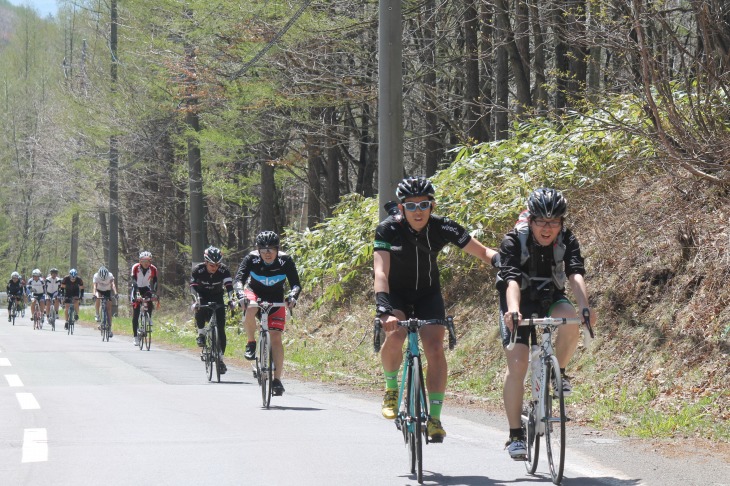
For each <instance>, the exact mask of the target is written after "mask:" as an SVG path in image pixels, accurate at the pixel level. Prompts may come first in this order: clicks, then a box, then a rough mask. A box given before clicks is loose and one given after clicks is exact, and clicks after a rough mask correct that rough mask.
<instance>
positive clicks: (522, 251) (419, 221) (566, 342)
mask: <svg viewBox="0 0 730 486" xmlns="http://www.w3.org/2000/svg"><path fill="white" fill-rule="evenodd" d="M396 197H397V198H398V202H397V203H394V204H389V205H387V206H386V209H388V212H389V215H388V217H387V218H385V219H384V220H383V221H381V222H380V223H379V224H378V226H377V228H376V230H375V241H374V252H373V255H374V256H373V260H374V263H373V267H374V291H375V306H376V316H377V317H378V318H379V319H380V320H381V322H382V323H383V329H384V330H385V334H386V338H385V341H384V343H383V345H382V347H381V353H380V354H381V362H382V366H383V375H384V379H385V389H386V391H385V396H384V398H383V402H382V415H383V417H385V418H386V419H391V420H392V419H395V418H396V416H397V413H398V411H397V410H396V407H397V401H398V373H399V369H400V364H401V362H402V360H403V343H404V341H405V339H406V330H405V328H402V327H399V326H398V321H399V320H405V319H406V318H409V317H416V318H418V319H423V320H429V319H445V317H446V312H445V305H444V300H443V297H442V294H441V286H440V281H439V268H438V263H437V259H436V257H437V255H438V253H439V252H440V251H441V249H442V248H443V247H444V246H446V245H447V244H449V243H451V244H453V245H456V246H457V247H459V248H461V249H462V250H464V251H465V252H466V253H468V254H470V255H472V256H475V257H477V258H479V259H480V260H482V261H484V262H485V263H489V264H491V265H493V266H494V267H495V268H497V269H498V274H497V278H496V281H497V291H498V293H499V302H500V309H499V316H500V318H499V328H500V334H501V340H502V344H503V347H504V349H505V355H506V360H507V374H506V378H505V382H504V387H503V402H504V408H505V412H506V415H507V421H508V424H509V438H508V441H507V443H506V446H505V447H506V449H507V451H508V453H509V456H510V457H511V458H512V459H514V460H517V461H524V460H525V459H526V456H527V447H526V439H525V431H524V430H523V429H522V424H521V417H520V415H521V411H522V398H523V393H524V382H525V376H526V374H527V368H528V362H529V349H530V342H532V343H536V336H535V330H534V328H531V327H529V326H521V327H519V329H517V330H515V329H514V328H513V325H514V324H513V321H512V316H513V313H517V316H518V321H521V320H522V317H523V316H525V317H526V318H527V317H532V316H537V317H548V316H552V317H568V318H575V317H577V316H578V313H577V312H576V308H575V307H574V305H573V304H572V303H571V302H570V300H569V299H568V297H567V295H566V283H567V284H568V285H569V286H570V288H571V290H572V293H573V296H574V298H575V299H576V301H577V305H578V308H580V309H581V314H582V311H583V309H588V312H589V313H590V321H591V325H593V324H595V321H596V314H595V312H593V311H592V310H591V308H590V304H589V300H588V292H587V290H586V285H585V280H584V279H583V275H584V274H585V264H584V259H583V257H582V255H581V252H580V246H579V244H578V240H577V239H576V238H575V236H574V235H573V233H572V232H571V231H570V230H569V229H567V228H566V227H565V215H566V213H567V208H568V204H567V200H566V199H565V197H564V196H563V194H562V193H561V192H560V191H558V190H556V189H553V188H545V187H542V188H538V189H536V190H535V191H533V192H532V193H531V194H530V195H529V197H528V198H527V210H526V211H525V212H523V213H522V214H521V215H520V220H521V221H519V222H518V224H517V225H516V226H515V228H514V229H512V230H511V231H509V232H508V233H507V234H506V235H505V236H504V238H503V239H502V242H501V244H500V246H499V250H493V249H491V248H487V247H485V246H484V245H482V244H481V243H479V242H478V241H477V240H476V239H475V238H473V237H472V236H470V235H469V233H468V232H467V230H466V229H465V228H464V227H463V226H461V225H460V224H458V223H456V222H454V221H452V220H450V219H448V218H445V217H441V216H437V215H435V214H434V210H435V208H436V199H435V189H434V187H433V185H432V184H431V182H430V181H429V180H428V179H427V178H424V177H408V178H406V179H403V180H402V181H401V182H400V183H399V184H398V187H397V189H396ZM520 223H521V224H520ZM444 332H445V329H444V327H442V326H426V327H424V328H422V329H421V331H420V335H421V341H422V343H423V351H424V353H425V355H426V361H427V362H428V371H427V375H426V389H427V394H428V401H429V405H430V417H429V420H428V423H427V433H428V436H429V439H430V441H431V442H435V443H438V442H443V440H444V438H445V437H446V431H445V430H444V427H443V425H442V424H441V420H440V417H441V411H442V408H443V402H444V396H445V391H446V382H447V364H446V358H445V355H444V347H443V338H444ZM513 332H516V333H517V336H516V343H517V345H516V346H514V348H513V349H511V350H508V349H507V345H508V344H509V342H510V338H511V335H512V333H513ZM578 336H579V329H578V326H565V327H564V328H562V329H561V330H560V331H559V332H558V337H557V339H556V344H555V349H556V356H557V358H558V361H559V363H560V372H561V375H562V387H563V392H564V395H569V394H570V393H571V391H572V386H571V382H570V379H569V378H568V377H567V376H565V368H566V366H567V364H568V362H569V361H570V359H571V357H572V355H573V353H574V352H575V350H576V347H577V345H578ZM531 340H532V341H531Z"/></svg>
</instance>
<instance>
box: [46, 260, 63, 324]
mask: <svg viewBox="0 0 730 486" xmlns="http://www.w3.org/2000/svg"><path fill="white" fill-rule="evenodd" d="M60 289H61V279H60V278H58V269H57V268H51V269H50V270H49V271H48V276H47V277H46V315H48V314H49V313H50V312H51V304H52V305H53V306H55V307H56V314H57V315H58V304H59V302H58V291H59V290H60Z"/></svg>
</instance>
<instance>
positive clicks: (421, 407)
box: [373, 316, 456, 484]
mask: <svg viewBox="0 0 730 486" xmlns="http://www.w3.org/2000/svg"><path fill="white" fill-rule="evenodd" d="M427 325H441V326H444V327H446V329H447V330H448V332H449V349H454V346H456V333H455V332H454V320H453V317H451V316H449V317H447V318H446V319H444V320H442V319H431V320H420V319H417V318H410V319H407V320H405V321H398V326H399V327H405V328H406V329H407V330H408V345H407V347H406V353H405V357H404V360H403V373H402V374H401V382H400V387H399V389H398V415H397V416H396V418H395V426H396V428H398V430H400V431H401V432H402V433H403V440H404V441H405V443H406V446H407V447H408V453H409V458H410V467H411V474H416V479H417V481H418V483H419V484H420V483H422V482H423V451H422V442H423V437H425V440H426V444H428V443H429V440H428V433H427V422H428V419H429V414H428V401H427V399H426V386H425V382H424V380H423V368H422V366H421V351H420V348H419V334H418V331H419V330H420V329H421V327H423V326H427ZM381 330H382V322H381V320H380V319H379V318H375V322H374V331H373V348H374V350H375V352H376V353H377V352H379V351H380V346H381V343H380V335H381ZM414 396H415V397H414Z"/></svg>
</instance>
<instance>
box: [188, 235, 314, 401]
mask: <svg viewBox="0 0 730 486" xmlns="http://www.w3.org/2000/svg"><path fill="white" fill-rule="evenodd" d="M279 244H280V239H279V235H278V234H276V233H275V232H273V231H262V232H261V233H259V234H258V235H257V236H256V248H255V249H254V250H252V251H251V252H250V253H248V254H247V255H246V256H245V257H243V260H242V261H241V263H240V265H239V266H238V271H237V272H236V275H235V277H233V275H232V274H231V271H230V269H229V268H228V266H226V265H225V264H224V263H223V252H222V251H221V250H220V249H219V248H216V247H214V246H211V247H209V248H207V249H206V250H205V252H204V255H203V259H204V261H203V262H202V263H200V264H198V265H196V266H195V268H193V271H192V275H191V278H190V290H191V292H192V294H193V297H194V299H195V303H194V304H193V309H194V312H195V324H196V326H197V328H198V338H197V344H198V346H200V347H203V346H205V334H204V332H205V331H204V327H205V322H206V321H207V320H209V319H210V317H211V315H212V313H213V311H212V310H211V309H210V308H209V307H201V305H205V304H208V303H217V304H223V303H224V302H223V301H224V294H226V293H227V294H228V302H229V306H230V307H231V308H235V307H237V306H241V307H243V309H244V315H243V323H244V328H245V330H246V336H247V339H248V341H247V343H246V350H245V352H244V357H245V358H246V359H247V360H253V359H255V357H256V341H255V339H254V337H255V332H256V316H257V315H258V309H255V308H252V309H248V308H247V307H246V303H247V302H256V301H257V300H258V299H261V300H263V301H267V302H285V303H286V308H288V309H293V308H294V306H296V303H297V298H298V297H299V294H300V292H301V285H300V283H299V273H298V272H297V268H296V265H295V263H294V260H293V259H292V257H291V256H290V255H288V254H286V253H284V252H283V251H280V250H279ZM286 283H288V284H289V289H290V291H289V293H288V294H287V295H286V297H285V296H284V286H285V284H286ZM286 308H278V309H276V310H275V311H274V312H272V313H271V314H270V315H269V330H270V331H275V332H271V333H270V336H271V351H272V354H273V359H274V369H275V371H274V379H273V381H272V383H271V390H272V394H273V395H277V396H278V395H282V394H283V393H284V385H283V384H282V382H281V377H282V374H283V371H284V345H283V343H282V340H281V333H282V332H283V331H284V329H285V327H286ZM215 312H216V325H217V328H218V334H219V336H220V339H221V341H220V345H221V352H222V353H223V354H225V351H226V333H225V323H226V321H225V314H226V313H225V307H223V306H219V307H218V308H217V309H216V311H215ZM220 371H221V373H225V372H226V365H225V363H223V362H222V361H221V370H220Z"/></svg>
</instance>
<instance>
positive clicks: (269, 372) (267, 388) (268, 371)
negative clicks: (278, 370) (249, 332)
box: [259, 332, 274, 408]
mask: <svg viewBox="0 0 730 486" xmlns="http://www.w3.org/2000/svg"><path fill="white" fill-rule="evenodd" d="M271 361H272V360H271V346H270V344H269V334H268V333H266V332H263V333H260V335H259V383H260V384H261V403H262V405H263V407H264V408H269V406H270V405H271V382H272V381H273V379H274V377H273V371H274V370H273V366H272V365H271Z"/></svg>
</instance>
